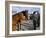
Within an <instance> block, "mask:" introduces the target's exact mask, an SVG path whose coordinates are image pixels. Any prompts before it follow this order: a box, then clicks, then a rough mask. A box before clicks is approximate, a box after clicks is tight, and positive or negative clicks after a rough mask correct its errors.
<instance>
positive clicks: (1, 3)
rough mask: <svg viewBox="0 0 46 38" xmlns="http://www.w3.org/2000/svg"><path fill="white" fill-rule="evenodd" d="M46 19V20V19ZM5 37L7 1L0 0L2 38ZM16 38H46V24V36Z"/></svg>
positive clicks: (35, 0)
mask: <svg viewBox="0 0 46 38" xmlns="http://www.w3.org/2000/svg"><path fill="white" fill-rule="evenodd" d="M18 1H19V0H18ZM20 1H26V2H31V1H32V2H44V3H46V0H20ZM45 6H46V4H45ZM45 9H46V7H45ZM45 12H46V11H45ZM45 16H46V13H45ZM45 19H46V17H45ZM45 21H46V20H45ZM4 36H5V0H0V38H5V37H4ZM16 38H46V23H45V35H40V36H27V37H16Z"/></svg>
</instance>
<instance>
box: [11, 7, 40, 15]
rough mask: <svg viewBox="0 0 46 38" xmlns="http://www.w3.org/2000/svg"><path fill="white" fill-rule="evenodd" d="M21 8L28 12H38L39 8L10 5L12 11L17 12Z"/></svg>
mask: <svg viewBox="0 0 46 38" xmlns="http://www.w3.org/2000/svg"><path fill="white" fill-rule="evenodd" d="M23 10H28V13H29V14H32V13H33V12H34V11H39V12H40V8H39V7H19V6H12V11H13V13H18V12H21V11H23ZM14 11H15V12H14Z"/></svg>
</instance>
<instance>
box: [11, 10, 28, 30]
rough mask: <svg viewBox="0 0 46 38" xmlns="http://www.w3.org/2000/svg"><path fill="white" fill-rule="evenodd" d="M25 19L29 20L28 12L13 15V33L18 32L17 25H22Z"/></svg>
mask: <svg viewBox="0 0 46 38" xmlns="http://www.w3.org/2000/svg"><path fill="white" fill-rule="evenodd" d="M24 19H28V14H27V11H26V10H25V11H22V12H19V13H17V14H15V15H12V31H16V24H18V23H21V21H22V20H24Z"/></svg>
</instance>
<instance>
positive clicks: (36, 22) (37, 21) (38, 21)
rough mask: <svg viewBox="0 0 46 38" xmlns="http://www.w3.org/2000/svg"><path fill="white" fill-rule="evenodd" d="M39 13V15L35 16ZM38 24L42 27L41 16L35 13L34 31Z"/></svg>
mask: <svg viewBox="0 0 46 38" xmlns="http://www.w3.org/2000/svg"><path fill="white" fill-rule="evenodd" d="M35 13H37V14H35ZM36 24H37V26H38V27H39V26H40V14H39V12H38V11H34V12H33V25H34V30H36Z"/></svg>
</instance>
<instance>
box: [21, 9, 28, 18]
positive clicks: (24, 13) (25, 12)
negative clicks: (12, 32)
mask: <svg viewBox="0 0 46 38" xmlns="http://www.w3.org/2000/svg"><path fill="white" fill-rule="evenodd" d="M21 13H23V15H24V17H25V19H28V10H25V11H22V12H21Z"/></svg>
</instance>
